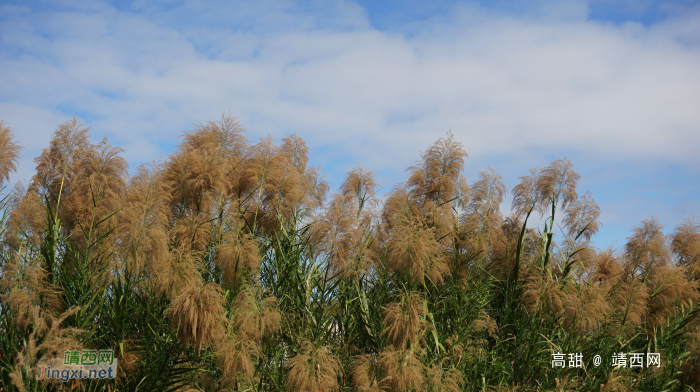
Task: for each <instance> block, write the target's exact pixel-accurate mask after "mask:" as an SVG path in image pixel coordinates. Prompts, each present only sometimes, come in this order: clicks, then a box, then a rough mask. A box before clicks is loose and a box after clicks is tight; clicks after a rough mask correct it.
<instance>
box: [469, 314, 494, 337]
mask: <svg viewBox="0 0 700 392" xmlns="http://www.w3.org/2000/svg"><path fill="white" fill-rule="evenodd" d="M474 330H475V331H478V332H486V333H487V334H488V335H489V336H490V337H492V338H493V337H496V336H497V334H498V324H497V323H496V320H494V319H493V318H492V317H490V316H489V315H488V313H486V311H485V310H483V309H482V310H481V313H480V314H479V318H477V319H476V321H474Z"/></svg>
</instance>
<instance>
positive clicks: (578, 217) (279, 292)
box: [0, 114, 700, 392]
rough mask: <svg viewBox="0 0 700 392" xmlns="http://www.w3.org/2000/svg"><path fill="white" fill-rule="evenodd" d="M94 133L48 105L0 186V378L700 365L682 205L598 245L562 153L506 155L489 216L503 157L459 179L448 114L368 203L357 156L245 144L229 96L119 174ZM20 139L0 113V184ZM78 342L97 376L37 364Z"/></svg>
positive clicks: (286, 143) (663, 386)
mask: <svg viewBox="0 0 700 392" xmlns="http://www.w3.org/2000/svg"><path fill="white" fill-rule="evenodd" d="M89 131H90V130H89V128H87V127H85V126H83V125H82V124H81V123H80V122H79V121H78V120H77V119H72V120H70V121H67V122H66V123H64V124H61V125H60V126H59V127H58V129H57V130H56V132H55V133H54V136H53V138H52V140H51V141H50V143H49V147H47V148H46V149H45V150H44V151H43V152H42V154H41V155H40V156H39V157H37V158H36V160H35V162H36V173H35V175H34V176H33V177H32V179H31V181H30V182H29V184H27V186H26V187H22V186H16V187H14V188H12V190H11V191H9V192H6V193H5V194H4V198H3V199H2V201H1V202H0V203H1V204H0V209H1V210H2V216H1V217H0V235H1V237H2V245H1V246H0V316H1V318H0V350H1V351H0V390H2V391H22V392H23V391H63V390H66V391H68V390H70V391H103V390H106V391H212V392H213V391H290V392H292V391H294V392H302V391H314V392H315V391H357V392H361V391H374V392H378V391H391V392H407V391H444V392H456V391H535V390H538V391H539V390H542V391H569V390H572V391H573V390H576V391H636V390H639V391H650V392H651V391H654V392H657V391H693V390H697V389H698V388H699V387H700V378H699V377H698V375H699V374H700V359H699V357H698V355H700V321H699V318H698V314H699V313H700V307H699V306H698V303H700V291H699V290H700V289H699V284H698V279H699V278H700V272H699V271H700V226H698V224H696V223H695V221H694V220H693V219H692V218H689V219H688V220H686V221H685V222H681V223H680V224H679V225H678V226H677V227H676V228H675V229H674V230H673V231H672V232H671V233H669V234H667V233H665V232H664V228H663V227H662V226H661V225H660V223H659V222H658V220H655V219H653V218H651V219H648V220H645V221H643V222H641V224H640V225H638V226H636V227H635V228H634V229H633V230H632V233H631V235H630V237H629V238H628V239H627V241H626V243H625V245H624V247H623V248H622V249H620V250H612V249H598V248H596V247H595V244H594V239H595V235H596V233H597V232H598V230H599V227H600V225H602V222H600V221H599V218H600V208H599V207H598V206H597V204H596V203H595V200H594V199H593V196H592V195H591V194H590V193H589V192H581V191H580V190H578V189H577V186H578V181H579V179H580V176H579V175H578V174H577V173H576V172H575V171H574V167H573V164H572V163H571V162H570V161H568V160H566V159H560V160H556V161H554V162H552V163H551V164H550V165H548V166H546V167H544V168H542V169H531V170H529V171H527V169H524V170H523V171H524V173H525V175H524V176H523V177H521V178H520V179H519V183H518V184H516V185H515V186H513V188H512V190H511V191H510V192H511V194H512V200H513V203H512V208H511V213H510V214H507V215H504V214H503V213H502V207H501V205H502V203H503V200H504V199H505V197H506V195H507V193H508V188H507V187H506V186H505V184H504V183H503V182H502V178H501V177H500V176H499V175H498V174H497V173H496V171H495V170H493V169H491V168H487V169H486V170H484V171H482V172H481V173H480V175H479V177H478V178H476V179H475V180H474V182H472V183H469V182H468V181H467V179H466V178H465V177H464V165H465V164H466V160H467V157H468V155H467V153H466V151H465V150H464V148H463V145H462V144H461V143H459V142H458V141H457V140H456V138H455V137H454V136H453V135H452V134H451V133H448V134H447V135H446V136H445V137H443V138H440V139H439V140H437V141H436V142H435V143H434V144H433V145H431V146H428V147H427V149H426V150H425V152H423V153H422V154H421V155H420V157H419V159H418V160H417V162H416V164H415V165H413V166H411V167H409V168H408V175H407V178H406V181H405V182H403V183H400V184H397V185H395V186H394V188H392V190H391V191H389V192H388V193H387V195H386V198H385V200H384V202H380V198H379V197H378V195H377V192H378V190H379V189H380V187H379V185H378V184H377V183H376V180H375V178H374V176H373V174H372V172H371V171H370V170H368V169H366V168H363V167H360V166H358V167H355V168H354V169H353V170H352V171H350V172H349V173H348V174H347V177H346V179H345V180H344V181H343V182H342V184H341V185H340V187H339V189H338V193H335V194H329V189H330V187H329V185H328V184H327V183H326V182H325V181H324V180H323V177H322V174H321V172H320V169H319V168H315V167H311V166H309V165H308V148H307V147H306V145H305V143H304V141H303V140H302V139H301V138H300V137H298V136H296V135H290V136H289V137H287V138H284V139H282V140H281V141H280V143H279V144H276V142H275V141H274V140H273V139H272V138H271V137H268V138H264V139H262V140H260V141H259V142H257V143H255V142H252V141H250V140H249V139H248V138H247V137H246V134H247V133H246V132H247V131H246V130H245V129H243V128H242V127H241V125H240V124H239V123H238V122H237V121H236V119H235V118H233V117H231V116H230V115H226V114H225V115H223V116H222V117H221V119H219V120H217V121H208V122H206V123H202V124H198V125H197V126H195V127H194V128H193V129H192V130H191V131H190V132H187V133H185V134H184V135H183V136H182V142H181V144H180V145H179V147H178V148H177V149H176V150H175V151H174V152H173V153H172V154H171V155H170V156H168V157H167V158H165V159H163V160H162V161H161V162H157V163H154V164H151V165H144V166H141V167H139V168H136V169H135V170H134V171H133V174H131V175H130V174H129V172H128V168H127V165H126V161H125V160H124V159H123V158H122V157H121V154H122V151H121V150H120V149H118V148H116V147H113V146H111V145H110V144H109V143H108V142H107V141H106V140H103V141H101V142H99V143H97V144H93V142H92V141H91V139H90V136H89ZM19 152H20V147H19V146H18V145H17V144H16V143H15V142H14V139H13V135H12V132H11V130H10V128H9V127H7V126H6V125H5V124H4V123H2V122H0V185H2V186H5V185H6V182H7V181H8V179H9V175H10V173H11V172H12V171H14V170H15V169H16V164H17V159H18V157H19ZM5 189H7V188H5ZM537 219H540V220H541V221H543V223H544V225H543V227H542V228H541V229H540V228H538V227H536V226H533V222H536V221H537ZM85 349H111V350H114V353H115V356H116V357H117V358H118V372H117V374H116V377H115V378H113V379H107V380H89V379H83V380H71V381H68V382H56V381H52V382H47V381H45V380H36V379H35V371H36V366H37V364H38V363H40V362H41V361H43V360H46V359H49V358H60V357H61V356H62V355H63V352H64V351H66V350H85ZM568 353H571V354H580V357H579V358H580V366H566V367H565V368H560V367H553V362H552V359H553V354H568ZM620 353H638V354H643V355H644V356H645V358H646V354H648V353H660V354H661V360H660V366H658V367H657V366H651V367H646V366H645V367H643V368H639V367H633V366H630V365H629V362H625V364H626V366H612V358H613V357H616V356H618V355H619V354H620ZM595 355H600V357H601V358H602V364H598V365H597V364H596V363H595V362H594V356H595ZM565 361H566V362H567V365H568V362H569V358H568V356H567V357H566V359H565ZM645 365H646V362H645Z"/></svg>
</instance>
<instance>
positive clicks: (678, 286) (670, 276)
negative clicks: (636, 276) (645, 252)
mask: <svg viewBox="0 0 700 392" xmlns="http://www.w3.org/2000/svg"><path fill="white" fill-rule="evenodd" d="M686 276H687V275H686V273H685V271H684V269H683V268H682V267H675V266H664V267H658V268H655V269H654V271H653V272H652V273H651V275H650V277H649V280H648V282H647V287H648V288H649V289H648V291H649V295H650V299H649V312H648V316H647V320H648V322H649V328H650V329H651V328H652V327H659V326H661V324H662V323H663V322H664V321H665V320H666V319H667V318H668V317H669V316H671V315H672V314H673V312H674V310H675V309H676V307H677V306H678V305H683V307H684V308H685V309H688V308H690V307H691V304H696V303H697V302H698V299H700V292H699V291H698V281H697V280H688V278H687V277H686Z"/></svg>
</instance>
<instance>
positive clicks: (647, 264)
mask: <svg viewBox="0 0 700 392" xmlns="http://www.w3.org/2000/svg"><path fill="white" fill-rule="evenodd" d="M670 252H671V251H670V248H669V246H668V243H667V241H666V236H664V233H663V226H661V224H660V223H659V220H658V219H656V218H655V217H652V218H650V219H647V220H645V221H642V224H641V225H639V226H636V227H634V228H633V230H632V236H631V237H629V238H627V244H625V258H626V259H627V265H626V269H627V270H628V272H631V273H634V274H636V275H640V276H644V275H647V274H649V273H651V272H652V270H653V269H654V268H655V267H657V266H664V265H666V264H668V263H669V262H670V259H671V253H670Z"/></svg>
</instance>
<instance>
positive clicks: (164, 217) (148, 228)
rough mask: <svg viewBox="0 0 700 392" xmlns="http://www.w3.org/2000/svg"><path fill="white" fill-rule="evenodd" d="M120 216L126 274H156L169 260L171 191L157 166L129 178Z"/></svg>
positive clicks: (122, 256)
mask: <svg viewBox="0 0 700 392" xmlns="http://www.w3.org/2000/svg"><path fill="white" fill-rule="evenodd" d="M125 193H126V194H125V196H124V203H123V208H122V211H121V213H120V214H119V228H118V230H117V236H118V238H119V239H120V241H119V248H120V250H119V257H120V259H121V261H122V263H123V267H124V269H125V270H126V271H128V272H130V273H133V274H136V273H138V272H139V271H140V270H141V268H143V267H148V269H149V270H151V271H155V270H158V269H160V268H162V266H163V265H164V264H165V263H166V259H167V257H168V242H169V239H168V234H167V233H168V226H169V220H170V217H171V211H170V205H169V203H168V202H169V200H170V196H169V193H170V190H169V189H168V187H167V185H166V183H165V182H163V181H162V179H161V175H160V173H159V172H158V167H156V166H140V167H139V168H138V169H137V170H136V174H135V175H134V176H133V177H132V178H131V180H130V181H129V184H128V186H127V189H126V192H125Z"/></svg>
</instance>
